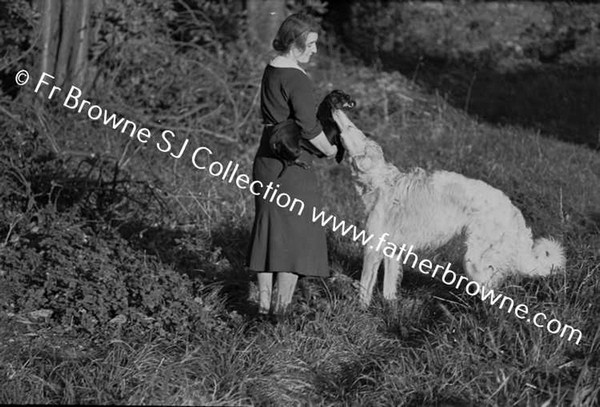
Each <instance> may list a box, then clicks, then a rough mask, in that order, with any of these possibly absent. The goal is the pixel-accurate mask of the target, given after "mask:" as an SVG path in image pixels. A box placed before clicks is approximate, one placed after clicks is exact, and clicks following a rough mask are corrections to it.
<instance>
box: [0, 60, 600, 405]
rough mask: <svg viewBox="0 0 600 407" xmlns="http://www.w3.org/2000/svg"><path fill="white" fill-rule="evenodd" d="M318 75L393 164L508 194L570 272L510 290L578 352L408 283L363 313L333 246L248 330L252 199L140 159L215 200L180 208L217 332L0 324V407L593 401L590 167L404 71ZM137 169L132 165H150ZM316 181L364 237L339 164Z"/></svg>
mask: <svg viewBox="0 0 600 407" xmlns="http://www.w3.org/2000/svg"><path fill="white" fill-rule="evenodd" d="M313 72H314V74H315V78H316V80H317V83H318V86H319V88H320V89H323V92H325V90H324V89H325V88H326V87H327V86H328V84H333V85H334V87H336V88H341V89H344V90H347V91H349V92H351V93H354V94H355V95H356V97H357V99H358V101H359V104H360V105H361V109H360V111H359V112H358V113H357V115H356V116H355V117H356V123H357V124H359V125H360V126H361V127H363V128H364V129H365V130H367V131H371V132H372V133H373V134H374V137H375V139H376V140H377V141H378V142H380V143H381V144H382V145H383V146H384V151H385V154H386V157H387V158H388V159H389V160H390V161H392V162H393V163H394V164H396V165H397V166H398V167H400V168H401V169H407V168H410V167H412V166H415V165H418V166H422V167H424V168H427V169H447V170H452V171H457V172H460V173H463V174H465V175H467V176H470V177H475V178H479V179H482V180H484V181H486V182H488V183H490V184H491V185H493V186H495V187H497V188H500V189H502V190H503V191H505V192H506V193H507V194H508V195H509V197H510V198H511V199H512V200H513V202H514V203H515V204H516V205H517V206H518V207H519V208H520V209H521V210H522V211H523V214H524V216H525V218H526V220H527V221H528V223H529V224H530V225H531V226H532V228H533V231H534V234H535V235H536V236H537V235H540V234H544V235H545V234H549V235H553V236H556V237H560V238H562V239H563V241H564V243H565V245H566V247H567V251H568V259H569V263H568V273H567V275H566V277H553V278H550V279H547V280H543V281H538V282H532V281H517V280H511V281H509V282H508V283H507V285H505V286H504V287H503V292H504V293H505V294H507V295H510V296H512V297H513V298H514V299H515V301H517V302H524V303H526V304H527V305H529V306H530V307H531V308H533V309H534V310H535V311H542V312H545V313H546V314H548V315H552V316H553V317H555V318H557V319H559V320H561V321H563V322H564V323H567V324H570V325H572V326H575V327H577V328H580V329H581V330H582V331H583V333H584V339H583V342H582V343H581V345H580V346H577V345H575V344H572V343H568V342H566V341H564V340H562V339H561V338H559V337H557V336H552V335H550V334H549V333H547V332H545V331H543V330H541V329H537V328H534V327H532V326H531V325H528V324H526V323H524V322H523V321H519V320H517V319H516V318H515V317H514V315H507V314H506V313H505V312H504V311H500V310H498V309H495V308H493V307H491V306H489V305H487V304H482V303H481V302H480V301H477V300H475V299H472V298H470V297H468V296H467V295H465V294H464V293H462V292H459V291H454V292H451V293H448V292H447V291H445V290H444V289H443V288H440V285H439V284H432V282H431V281H429V280H427V279H423V278H421V277H420V276H418V275H416V274H415V273H411V272H407V273H406V277H405V280H404V282H403V285H402V289H401V299H400V300H399V301H398V302H397V303H395V304H384V303H382V302H381V300H380V298H379V297H377V298H376V301H375V302H374V304H373V306H372V307H371V309H369V310H368V311H366V312H365V311H361V310H359V308H358V306H357V303H356V300H355V294H354V292H353V290H352V288H351V285H350V281H349V280H348V279H347V278H344V275H349V276H352V277H357V276H358V273H359V270H360V263H361V254H360V247H359V246H358V245H356V244H353V243H351V242H350V241H349V239H346V238H342V237H340V236H336V235H333V234H330V236H329V243H330V253H331V255H332V267H333V269H334V271H335V272H336V278H334V279H333V280H330V281H326V282H322V283H321V282H314V283H312V284H310V286H309V288H310V289H311V290H312V293H313V295H314V298H313V300H312V302H311V303H310V304H309V305H308V306H307V304H306V303H305V302H304V301H302V300H300V299H299V298H298V301H297V302H296V304H295V307H294V315H293V317H292V318H291V319H290V320H289V321H287V322H284V323H282V324H279V325H277V326H270V325H265V324H263V325H260V324H258V325H257V324H256V323H254V322H253V321H252V320H251V318H250V317H248V316H246V315H245V314H244V311H245V304H246V301H245V295H246V293H245V292H244V286H245V285H246V284H247V282H248V281H249V277H248V276H247V275H246V274H245V273H244V272H243V269H242V260H241V259H242V258H243V252H244V244H245V237H246V236H247V234H248V229H249V227H250V222H251V216H252V203H251V200H250V196H248V194H244V193H243V192H241V191H239V190H237V188H235V187H232V186H230V185H226V184H223V183H222V182H220V181H218V180H214V179H212V178H209V177H206V174H205V173H202V172H199V171H195V170H193V169H192V168H190V166H189V165H186V164H185V163H184V162H181V163H178V164H177V165H178V168H177V169H175V168H174V166H175V164H173V162H174V160H172V159H170V158H168V157H166V156H164V155H160V156H159V155H158V154H159V153H158V152H156V151H151V152H148V154H146V157H150V159H152V160H153V161H154V160H155V161H154V165H153V166H154V167H158V168H169V169H170V170H169V171H166V170H165V172H164V174H160V176H161V177H163V180H165V181H166V182H167V183H168V182H171V181H173V180H174V179H189V181H188V183H187V184H186V186H189V187H190V188H191V189H192V190H194V189H197V190H200V191H202V192H203V193H204V196H205V197H208V198H206V200H204V201H196V203H194V201H193V200H192V199H187V198H186V199H187V201H186V202H189V205H192V209H193V210H195V211H196V212H197V213H201V214H200V215H199V216H198V219H199V220H201V221H202V223H201V224H200V225H201V226H200V227H199V228H198V229H199V230H198V232H199V233H201V232H203V233H206V232H208V234H209V236H210V238H211V239H212V240H211V242H212V245H213V248H215V249H216V247H217V246H218V247H220V248H222V253H223V256H224V257H226V258H227V260H228V262H229V263H226V267H224V268H223V270H222V271H221V274H220V275H219V276H218V278H217V279H216V282H214V283H212V284H207V285H206V288H205V289H204V291H203V292H202V293H201V297H202V298H203V300H204V304H205V305H204V312H205V313H206V314H207V315H209V317H208V318H210V319H209V320H210V321H211V323H210V324H207V327H206V328H205V329H200V330H198V331H196V332H193V333H191V334H190V335H189V336H187V337H185V338H184V337H181V338H179V339H170V340H169V341H168V342H166V341H164V340H160V339H151V338H150V339H149V338H127V339H125V338H124V339H122V340H121V339H116V340H112V341H110V342H108V341H104V342H100V343H95V342H93V341H91V340H90V339H88V338H86V337H83V336H81V337H78V336H75V337H73V336H66V335H65V336H56V334H55V333H53V332H54V331H52V330H51V329H44V327H43V326H41V327H37V326H36V325H35V324H34V325H33V326H32V325H31V324H30V325H25V324H22V323H19V322H17V321H15V318H14V317H13V318H8V317H7V316H6V315H4V314H2V321H0V322H1V323H6V325H5V327H7V329H5V330H4V331H3V338H2V342H3V344H2V346H1V347H0V360H1V361H2V366H4V368H3V370H4V373H5V374H2V376H1V377H0V402H5V403H8V402H18V403H19V402H38V403H39V402H54V403H56V402H62V403H69V402H82V403H91V402H99V403H153V404H154V403H166V404H195V405H198V404H212V405H218V404H222V405H230V404H245V405H247V404H255V405H265V404H267V405H268V404H273V405H286V404H293V405H295V404H298V403H300V404H314V405H344V404H352V405H374V404H387V405H434V404H439V405H465V404H467V403H469V402H470V403H473V404H474V405H512V404H520V405H538V404H541V403H542V402H544V401H547V400H551V405H560V404H565V403H567V402H569V401H571V400H577V398H578V397H584V396H585V394H586V392H587V394H588V397H594V395H595V396H596V397H597V389H598V387H599V386H600V383H599V382H598V380H599V372H600V366H599V363H600V361H599V360H598V356H597V354H598V352H599V351H600V349H599V345H600V335H599V334H598V331H597V326H598V320H599V318H600V309H599V308H598V301H597V298H598V295H600V277H599V276H598V273H597V271H598V259H599V257H600V253H599V252H598V247H599V243H600V239H599V236H598V229H597V228H598V225H597V224H595V225H594V223H593V216H592V215H593V213H594V211H598V210H599V208H598V206H597V205H598V202H600V190H598V188H597V185H599V184H600V156H598V154H597V153H594V152H592V151H590V150H588V149H585V148H582V147H578V146H574V145H569V144H565V143H562V142H557V141H553V140H548V139H543V138H540V137H539V136H537V135H536V134H534V133H533V132H531V131H528V130H524V129H519V128H496V127H490V126H488V125H485V124H482V123H477V122H476V121H474V120H473V119H471V118H469V117H466V116H465V115H463V114H462V113H461V112H458V111H455V110H453V109H452V108H450V107H448V106H447V105H446V104H445V103H444V101H443V100H441V99H439V98H437V97H436V96H434V95H425V94H422V93H421V92H420V91H419V90H418V89H417V88H416V87H412V86H411V84H410V83H409V82H408V81H407V80H406V79H404V78H403V77H401V76H399V75H390V74H384V73H381V72H375V71H372V70H369V69H359V70H357V69H353V68H350V67H345V66H344V65H343V64H341V63H340V62H338V61H336V60H327V61H323V63H322V64H321V66H320V67H318V69H314V70H313ZM399 93H402V94H403V95H405V96H408V97H410V98H412V100H413V101H412V102H410V101H409V102H407V101H406V100H407V99H403V98H399V97H398V96H397V95H398V94H399ZM386 100H387V102H386ZM385 103H387V106H388V110H387V116H386V112H385V111H384V109H383V107H382V106H383V105H384V104H385ZM386 120H387V121H386ZM206 144H207V145H208V144H210V143H206ZM215 150H218V151H219V153H218V155H220V156H221V157H228V154H237V156H229V157H228V158H229V159H234V160H237V161H238V162H240V163H241V164H242V166H245V169H246V172H248V173H249V172H250V165H251V164H250V161H249V160H250V157H251V155H250V154H244V155H242V154H240V153H238V152H237V151H236V149H231V150H225V149H224V147H218V148H217V147H215ZM153 154H154V155H153ZM237 157H240V158H239V159H238V158H237ZM142 162H143V161H139V162H134V163H133V164H132V167H133V168H147V164H146V166H141V163H142ZM318 171H319V173H320V182H321V184H322V188H323V191H324V201H325V202H326V204H327V208H328V210H329V211H330V212H331V213H333V214H337V215H338V216H339V217H342V218H344V219H347V220H349V221H351V222H355V223H357V224H360V222H361V221H362V216H363V215H362V207H361V203H360V201H359V199H358V197H357V196H356V194H355V192H354V189H353V187H352V183H351V179H350V173H349V170H348V168H347V166H346V165H345V164H344V165H342V166H340V167H338V166H336V165H334V164H332V163H329V162H327V163H325V162H324V163H321V164H319V166H318ZM184 189H185V188H183V187H182V188H181V190H182V191H183V190H184ZM182 201H185V199H183V198H182ZM193 205H197V206H196V207H194V206H193ZM188 208H189V207H188ZM188 210H189V209H188ZM561 210H562V212H561ZM182 213H183V212H182ZM202 213H203V214H204V215H202ZM561 213H562V216H561ZM450 254H452V249H451V250H450ZM432 255H433V254H432ZM148 259H149V260H148V261H150V262H158V261H157V260H156V259H155V258H153V256H148ZM443 260H444V258H443V257H442V258H440V259H439V261H440V262H441V261H443ZM167 266H168V265H165V267H167ZM198 267H199V268H202V267H203V265H202V264H200V265H199V266H198ZM340 272H341V273H343V274H342V275H339V274H338V273H340ZM516 283H518V284H516ZM251 296H252V292H251ZM27 332H29V333H30V336H26V335H25V334H26V333H27ZM593 352H594V353H595V354H596V356H594V355H593V354H592V353H593ZM593 383H595V385H594V384H593ZM594 386H595V387H594ZM594 388H595V389H596V390H595V391H596V393H595V394H592V395H591V396H590V395H589V392H590V390H591V389H594ZM588 400H591V398H588ZM444 402H445V403H446V404H443V403H444Z"/></svg>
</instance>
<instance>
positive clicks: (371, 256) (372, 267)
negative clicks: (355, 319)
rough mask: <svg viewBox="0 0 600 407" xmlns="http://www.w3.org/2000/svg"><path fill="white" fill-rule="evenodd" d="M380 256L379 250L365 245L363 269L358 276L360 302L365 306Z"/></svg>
mask: <svg viewBox="0 0 600 407" xmlns="http://www.w3.org/2000/svg"><path fill="white" fill-rule="evenodd" d="M382 257H383V255H382V254H381V252H379V251H376V250H373V249H370V248H368V247H365V252H364V260H363V269H362V275H361V277H360V304H361V305H362V306H363V307H365V308H366V307H367V306H368V305H369V304H370V303H371V297H372V296H373V289H374V288H375V283H376V282H377V271H378V270H379V265H380V264H381V260H382Z"/></svg>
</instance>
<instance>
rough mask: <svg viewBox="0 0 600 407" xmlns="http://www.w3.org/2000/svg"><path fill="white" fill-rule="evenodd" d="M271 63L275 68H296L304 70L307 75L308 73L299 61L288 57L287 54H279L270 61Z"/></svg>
mask: <svg viewBox="0 0 600 407" xmlns="http://www.w3.org/2000/svg"><path fill="white" fill-rule="evenodd" d="M269 65H271V66H273V67H275V68H296V69H299V70H301V71H302V72H304V74H305V75H308V74H307V73H306V71H305V70H304V69H302V68H301V67H300V65H298V62H296V61H295V60H293V59H291V58H289V57H286V56H285V55H277V56H276V57H275V58H273V59H272V60H271V62H269Z"/></svg>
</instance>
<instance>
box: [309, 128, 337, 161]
mask: <svg viewBox="0 0 600 407" xmlns="http://www.w3.org/2000/svg"><path fill="white" fill-rule="evenodd" d="M308 141H310V143H311V144H312V145H313V146H315V147H316V148H318V149H319V151H321V152H322V153H323V154H325V155H326V156H327V158H329V157H333V156H335V155H336V154H337V147H336V146H334V145H332V144H331V143H329V140H327V137H325V133H323V132H320V133H319V134H318V135H317V137H313V138H311V139H309V140H308Z"/></svg>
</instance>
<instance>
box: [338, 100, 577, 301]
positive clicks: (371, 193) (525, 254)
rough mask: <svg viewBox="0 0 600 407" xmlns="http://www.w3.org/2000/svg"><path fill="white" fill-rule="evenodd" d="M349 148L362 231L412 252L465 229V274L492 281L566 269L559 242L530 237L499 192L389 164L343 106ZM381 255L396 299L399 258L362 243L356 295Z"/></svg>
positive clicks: (372, 276) (387, 288)
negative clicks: (363, 213) (404, 170)
mask: <svg viewBox="0 0 600 407" xmlns="http://www.w3.org/2000/svg"><path fill="white" fill-rule="evenodd" d="M333 118H334V120H335V121H336V123H337V124H338V126H339V127H340V130H341V136H342V143H343V144H344V147H345V148H346V150H347V151H348V155H349V160H350V164H351V167H352V173H353V177H354V181H355V184H356V187H357V190H358V193H359V195H360V196H361V198H362V200H363V202H364V204H365V207H366V212H367V222H366V230H367V233H370V234H373V235H374V236H388V237H387V241H388V242H394V243H395V244H396V245H397V246H401V245H403V244H404V245H406V246H413V247H414V249H424V248H437V247H440V246H442V245H444V244H445V243H447V242H448V241H449V240H450V239H451V238H452V237H454V236H456V235H457V234H459V233H461V232H463V231H465V232H466V246H467V251H466V254H465V257H464V260H463V267H464V270H465V272H466V274H467V275H468V277H469V278H471V279H472V280H474V281H476V282H478V283H481V284H484V285H485V286H486V287H494V286H497V285H498V283H500V282H501V281H502V279H503V278H504V277H506V276H508V275H509V274H511V273H518V274H521V275H526V276H546V275H548V274H550V273H551V272H553V271H558V270H564V269H565V264H566V259H565V255H564V250H563V248H562V246H561V245H560V243H558V242H556V241H555V240H552V239H545V238H539V239H536V240H535V241H534V240H533V239H532V235H531V229H529V228H528V227H527V226H526V224H525V220H524V219H523V215H522V214H521V212H520V211H519V210H518V209H517V208H516V207H515V206H514V205H513V204H512V203H511V202H510V199H509V198H508V197H507V196H506V195H505V194H504V193H503V192H502V191H500V190H498V189H496V188H493V187H491V186H490V185H488V184H486V183H485V182H483V181H478V180H474V179H470V178H467V177H465V176H463V175H461V174H457V173H454V172H448V171H434V172H431V173H430V172H426V171H425V170H423V169H420V168H418V169H415V170H413V171H412V172H409V173H402V172H400V171H399V170H398V168H396V167H395V166H394V165H392V164H390V163H387V162H386V161H385V160H384V157H383V151H382V149H381V147H380V146H379V145H378V144H377V143H376V142H375V141H373V140H371V139H369V138H367V137H366V136H365V134H364V133H363V132H362V131H360V130H359V129H358V128H357V127H356V126H355V125H354V124H353V123H352V122H351V121H350V119H349V118H348V117H347V116H346V114H345V113H344V112H343V111H341V110H335V111H334V112H333ZM382 260H384V268H385V276H384V283H383V295H384V297H385V298H386V299H395V298H396V286H397V284H398V282H399V279H400V280H401V278H402V265H401V263H400V261H399V257H396V256H387V255H385V256H384V253H383V251H382V250H376V248H374V247H373V246H365V247H364V261H363V269H362V275H361V290H360V300H361V303H362V304H363V305H364V306H366V305H368V304H369V303H370V301H371V296H372V293H373V288H374V286H375V282H376V280H377V271H378V269H379V265H380V264H381V261H382Z"/></svg>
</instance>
